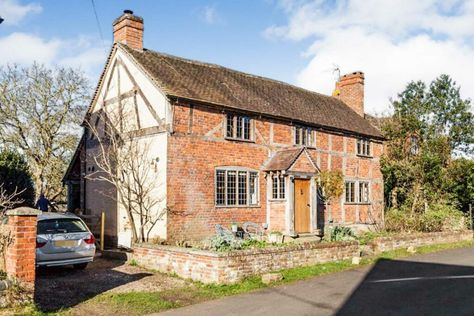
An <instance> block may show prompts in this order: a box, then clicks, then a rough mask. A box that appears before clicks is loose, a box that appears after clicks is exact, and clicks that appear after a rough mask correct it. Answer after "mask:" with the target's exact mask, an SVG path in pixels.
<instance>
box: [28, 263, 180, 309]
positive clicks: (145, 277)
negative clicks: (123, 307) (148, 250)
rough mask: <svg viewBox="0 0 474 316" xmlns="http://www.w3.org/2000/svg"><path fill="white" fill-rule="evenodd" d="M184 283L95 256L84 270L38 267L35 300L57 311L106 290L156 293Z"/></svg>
mask: <svg viewBox="0 0 474 316" xmlns="http://www.w3.org/2000/svg"><path fill="white" fill-rule="evenodd" d="M183 286H186V282H185V281H183V280H181V279H178V278H173V277H170V276H168V275H165V274H161V273H153V272H150V271H147V270H145V269H143V268H140V267H134V266H130V265H128V264H125V263H124V262H123V261H118V260H110V259H104V258H101V257H100V256H98V257H96V258H95V260H94V262H93V263H91V264H89V266H88V267H87V268H86V269H85V270H75V269H73V268H72V267H55V268H44V269H40V270H38V271H37V275H36V292H35V301H36V303H37V305H38V307H39V308H40V309H41V310H42V311H57V310H59V309H61V308H67V307H73V306H75V305H77V304H79V303H81V302H83V301H85V300H88V299H90V298H92V297H94V296H96V295H98V294H101V293H105V292H117V293H119V292H132V291H137V292H157V291H162V290H169V289H173V288H180V287H183Z"/></svg>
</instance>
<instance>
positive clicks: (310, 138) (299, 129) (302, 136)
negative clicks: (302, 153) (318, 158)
mask: <svg viewBox="0 0 474 316" xmlns="http://www.w3.org/2000/svg"><path fill="white" fill-rule="evenodd" d="M294 135H295V137H294V139H293V140H294V142H293V143H294V144H295V145H301V146H308V147H314V146H315V143H316V142H315V132H314V130H313V129H311V128H309V127H305V126H295V133H294Z"/></svg>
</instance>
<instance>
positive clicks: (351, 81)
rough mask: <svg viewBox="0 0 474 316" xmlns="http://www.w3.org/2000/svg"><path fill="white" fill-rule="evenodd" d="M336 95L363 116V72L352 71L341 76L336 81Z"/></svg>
mask: <svg viewBox="0 0 474 316" xmlns="http://www.w3.org/2000/svg"><path fill="white" fill-rule="evenodd" d="M336 97H337V98H339V99H340V100H341V101H342V102H344V103H345V104H347V105H348V106H350V107H351V108H352V109H353V110H354V111H355V112H357V113H358V114H359V115H360V116H362V117H363V116H364V74H363V73H362V72H354V73H351V74H347V75H344V76H342V77H341V78H340V79H339V81H338V82H337V83H336Z"/></svg>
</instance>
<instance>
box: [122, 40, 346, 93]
mask: <svg viewBox="0 0 474 316" xmlns="http://www.w3.org/2000/svg"><path fill="white" fill-rule="evenodd" d="M126 47H127V48H129V49H133V48H131V47H128V46H126ZM136 51H137V52H140V51H139V50H136ZM143 52H150V53H152V54H157V55H161V56H166V57H169V58H173V59H177V60H180V61H183V62H187V63H190V64H195V65H201V66H206V67H211V68H220V69H225V70H229V71H232V72H236V73H239V74H241V75H244V76H247V77H251V78H257V79H261V80H266V81H271V82H275V83H278V84H283V85H286V86H289V87H292V88H295V89H299V90H302V91H304V92H309V93H312V94H316V95H319V96H322V97H325V98H329V99H335V100H338V99H337V98H334V97H333V96H330V95H326V94H323V93H319V92H317V91H313V90H308V89H305V88H303V87H298V86H296V85H294V84H291V83H288V82H285V81H281V80H276V79H272V78H268V77H264V76H259V75H254V74H251V73H248V72H244V71H241V70H237V69H232V68H229V67H225V66H222V65H219V64H215V63H210V62H203V61H199V60H195V59H190V58H184V57H179V56H176V55H172V54H169V53H164V52H158V51H156V50H152V49H148V48H144V49H143Z"/></svg>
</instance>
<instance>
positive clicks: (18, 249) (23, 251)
mask: <svg viewBox="0 0 474 316" xmlns="http://www.w3.org/2000/svg"><path fill="white" fill-rule="evenodd" d="M33 211H34V210H33ZM7 215H8V213H7ZM7 229H8V231H9V232H10V234H11V238H12V242H11V244H10V245H9V246H8V248H7V251H6V255H5V263H6V267H5V270H6V272H7V274H8V275H9V276H11V277H14V278H17V279H19V280H21V281H24V282H29V283H32V284H33V283H34V281H35V256H36V215H21V216H19V215H12V216H9V217H8V225H7Z"/></svg>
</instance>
